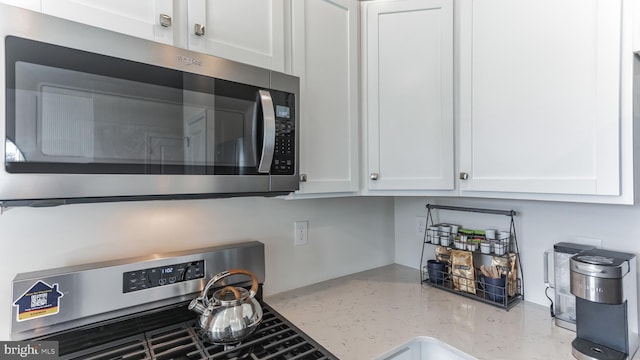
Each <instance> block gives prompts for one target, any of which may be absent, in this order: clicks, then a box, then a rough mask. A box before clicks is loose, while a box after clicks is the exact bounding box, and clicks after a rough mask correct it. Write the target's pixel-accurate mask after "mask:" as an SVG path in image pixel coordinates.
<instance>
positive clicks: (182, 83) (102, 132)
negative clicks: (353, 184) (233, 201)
mask: <svg viewBox="0 0 640 360" xmlns="http://www.w3.org/2000/svg"><path fill="white" fill-rule="evenodd" d="M0 31H1V34H2V45H1V50H0V57H1V58H2V61H3V62H4V63H3V66H2V67H1V69H0V81H2V83H3V84H4V86H3V87H2V90H1V91H2V92H3V94H2V96H1V98H2V99H3V102H2V108H1V111H2V114H4V124H3V125H4V126H2V127H1V129H0V131H1V134H0V135H2V136H3V137H4V139H5V147H4V149H3V154H2V155H3V158H4V166H3V167H2V169H1V170H0V201H1V202H2V203H3V205H12V204H14V205H48V204H53V205H55V204H64V203H70V202H97V201H114V200H115V201H119V200H132V199H133V200H138V199H164V198H202V197H221V196H223V197H227V196H242V195H245V196H246V195H261V196H271V195H280V194H286V193H289V192H292V191H295V190H297V189H298V186H299V178H298V162H297V159H298V145H299V144H298V131H297V129H298V116H297V113H298V106H297V104H298V96H297V95H298V92H299V80H298V78H296V77H293V76H289V75H286V74H282V73H278V72H274V71H270V70H267V69H262V68H256V67H253V66H249V65H246V64H241V63H237V62H232V61H228V60H225V59H221V58H217V57H214V56H210V55H205V54H201V53H196V52H192V51H188V50H184V49H180V48H176V47H172V46H168V45H164V44H159V43H154V42H152V41H147V40H143V39H138V38H134V37H130V36H126V35H123V34H119V33H114V32H110V31H107V30H103V29H99V28H94V27H91V26H87V25H83V24H79V23H75V22H71V21H67V20H63V19H59V18H54V17H50V16H47V15H43V14H40V13H35V12H31V11H27V10H22V9H17V8H14V7H9V6H1V7H0Z"/></svg>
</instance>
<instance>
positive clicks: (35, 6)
mask: <svg viewBox="0 0 640 360" xmlns="http://www.w3.org/2000/svg"><path fill="white" fill-rule="evenodd" d="M41 1H42V0H0V3H3V4H7V5H11V6H17V7H21V8H25V9H29V10H33V11H38V12H40V11H42V4H41Z"/></svg>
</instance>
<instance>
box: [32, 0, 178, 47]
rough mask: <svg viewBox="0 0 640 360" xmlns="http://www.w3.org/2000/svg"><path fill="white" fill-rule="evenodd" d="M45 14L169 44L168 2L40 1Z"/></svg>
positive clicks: (170, 5)
mask: <svg viewBox="0 0 640 360" xmlns="http://www.w3.org/2000/svg"><path fill="white" fill-rule="evenodd" d="M42 12H43V13H45V14H49V15H53V16H57V17H60V18H65V19H69V20H73V21H76V22H80V23H84V24H88V25H92V26H96V27H100V28H104V29H108V30H112V31H116V32H120V33H124V34H127V35H131V36H135V37H139V38H143V39H148V40H153V41H158V42H162V43H165V44H173V26H172V23H173V1H172V0H136V1H130V0H109V1H105V0H42Z"/></svg>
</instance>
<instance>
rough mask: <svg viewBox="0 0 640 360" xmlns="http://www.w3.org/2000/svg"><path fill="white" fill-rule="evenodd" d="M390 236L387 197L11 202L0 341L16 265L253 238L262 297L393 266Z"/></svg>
mask: <svg viewBox="0 0 640 360" xmlns="http://www.w3.org/2000/svg"><path fill="white" fill-rule="evenodd" d="M298 220H308V221H309V229H308V238H309V244H308V245H304V246H294V239H293V233H294V231H293V228H294V227H293V223H294V221H298ZM393 235H394V234H393V200H392V199H390V198H363V197H358V198H336V199H316V200H281V199H270V198H234V199H213V200H182V201H149V202H125V203H102V204H82V205H66V206H59V207H52V208H13V209H10V210H8V211H5V212H4V213H3V214H2V215H0V263H1V264H2V266H0V283H1V284H3V285H2V286H1V287H0V309H2V310H1V311H0V324H2V325H0V339H1V340H8V339H9V333H10V328H9V325H8V324H9V323H10V321H9V320H10V316H11V306H12V305H11V302H12V299H11V281H12V280H13V278H14V277H15V275H16V274H18V273H21V272H27V271H35V270H43V269H49V268H55V267H62V266H69V265H77V264H83V263H88V262H96V261H104V260H112V259H119V258H124V257H134V256H144V255H149V254H153V253H162V252H167V251H173V250H184V249H190V248H198V247H206V246H210V245H213V244H218V243H229V242H237V241H243V240H258V241H261V242H263V243H264V244H265V252H266V280H265V289H264V291H265V295H269V294H273V293H277V292H281V291H285V290H290V289H293V288H297V287H300V286H304V285H308V284H312V283H315V282H318V281H323V280H327V279H331V278H335V277H338V276H342V275H346V274H350V273H354V272H358V271H362V270H366V269H370V268H374V267H378V266H382V265H387V264H391V263H393V262H394V253H393ZM61 302H62V303H63V302H64V300H62V301H61Z"/></svg>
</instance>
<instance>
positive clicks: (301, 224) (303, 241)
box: [293, 220, 309, 246]
mask: <svg viewBox="0 0 640 360" xmlns="http://www.w3.org/2000/svg"><path fill="white" fill-rule="evenodd" d="M308 227H309V221H306V220H305V221H296V222H294V223H293V243H294V244H295V245H296V246H297V245H307V244H308V243H309V238H308V237H307V229H308Z"/></svg>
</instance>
